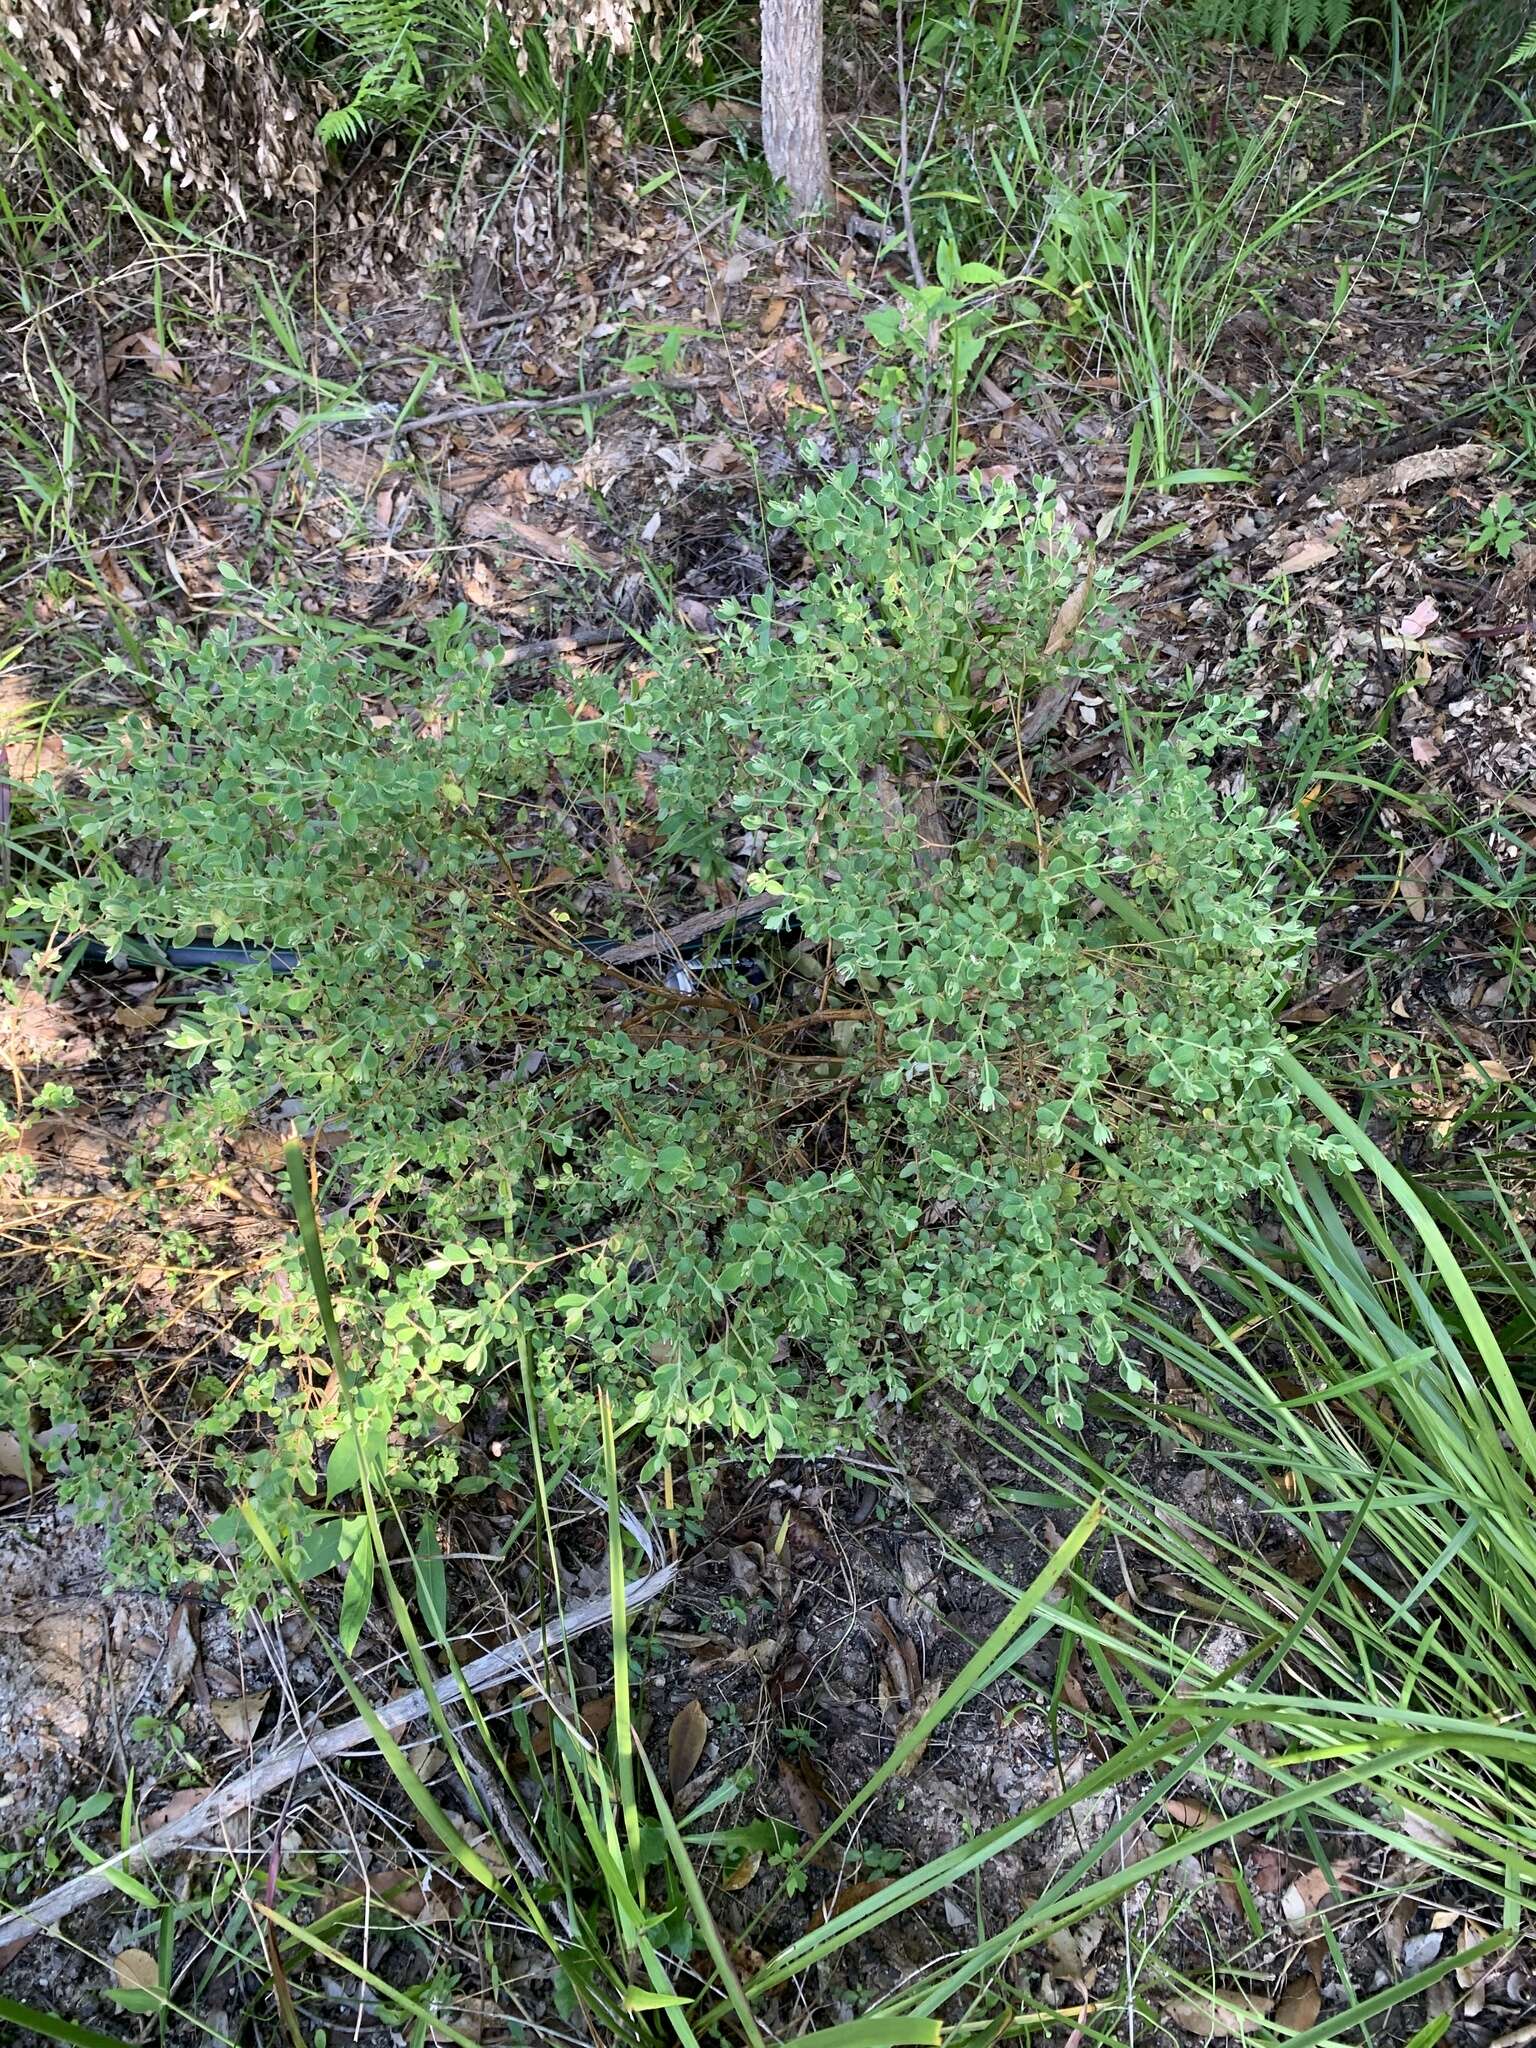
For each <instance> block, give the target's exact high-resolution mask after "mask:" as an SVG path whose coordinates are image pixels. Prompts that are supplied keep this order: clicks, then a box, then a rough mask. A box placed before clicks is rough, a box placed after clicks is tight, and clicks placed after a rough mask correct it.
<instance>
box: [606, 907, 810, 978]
mask: <svg viewBox="0 0 1536 2048" xmlns="http://www.w3.org/2000/svg"><path fill="white" fill-rule="evenodd" d="M776 900H777V899H776V898H775V897H772V896H743V897H742V899H741V901H740V902H739V903H732V904H730V905H728V906H727V907H726V908H725V909H724V910H701V911H700V912H699V913H698V915H697V916H695V917H685V918H684V919H683V921H682V923H681V924H675V925H672V926H671V927H670V928H669V929H668V930H667V931H664V932H652V933H651V934H650V936H649V937H648V938H643V939H626V940H625V941H624V943H623V944H622V945H619V946H604V947H603V949H602V951H601V952H600V953H598V955H597V957H598V959H599V960H600V961H601V962H602V964H603V966H604V967H628V966H629V965H630V964H631V962H633V961H635V960H650V959H653V958H654V957H655V956H656V955H657V954H660V953H681V952H682V950H683V948H684V947H685V946H691V945H692V944H693V943H694V941H695V940H696V939H702V938H704V937H705V936H707V934H708V933H710V932H718V931H723V930H724V929H725V927H726V926H727V925H732V924H748V923H750V922H751V920H752V919H753V918H758V917H761V916H762V914H763V912H764V911H765V910H767V909H769V908H770V907H771V905H772V904H773V903H774V902H775V901H776Z"/></svg>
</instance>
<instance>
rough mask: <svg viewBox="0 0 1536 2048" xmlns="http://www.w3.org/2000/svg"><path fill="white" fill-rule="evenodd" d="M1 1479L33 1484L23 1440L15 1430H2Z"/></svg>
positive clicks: (0, 1452)
mask: <svg viewBox="0 0 1536 2048" xmlns="http://www.w3.org/2000/svg"><path fill="white" fill-rule="evenodd" d="M0 1479H19V1480H21V1481H22V1482H23V1484H25V1485H27V1486H30V1485H31V1484H32V1472H31V1468H30V1467H29V1466H28V1464H27V1460H26V1454H25V1453H24V1452H23V1450H22V1448H21V1438H20V1437H19V1436H18V1435H17V1434H16V1432H15V1430H14V1429H0Z"/></svg>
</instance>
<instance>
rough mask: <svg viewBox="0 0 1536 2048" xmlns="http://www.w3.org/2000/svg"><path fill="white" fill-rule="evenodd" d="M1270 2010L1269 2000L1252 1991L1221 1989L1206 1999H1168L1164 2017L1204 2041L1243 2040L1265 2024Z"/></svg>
mask: <svg viewBox="0 0 1536 2048" xmlns="http://www.w3.org/2000/svg"><path fill="white" fill-rule="evenodd" d="M1269 2009H1270V2000H1269V1999H1267V1998H1260V1997H1258V1996H1257V1995H1256V1994H1255V1993H1253V1992H1251V1991H1243V1990H1241V1989H1232V1990H1227V1989H1223V1990H1220V1991H1213V1992H1212V1993H1211V1994H1210V1996H1209V1997H1208V1998H1207V1997H1205V1996H1191V1997H1189V1998H1175V1999H1171V2000H1170V2001H1169V2003H1168V2004H1167V2005H1165V2006H1164V2007H1163V2017H1164V2019H1169V2020H1172V2022H1173V2024H1174V2025H1175V2026H1176V2027H1182V2028H1183V2029H1184V2031H1185V2033H1186V2034H1194V2035H1196V2036H1197V2037H1198V2038H1199V2039H1200V2040H1203V2041H1243V2040H1246V2039H1247V2038H1248V2036H1249V2035H1250V2034H1254V2033H1257V2032H1258V2030H1259V2029H1260V2028H1261V2027H1262V2026H1263V2025H1264V2023H1265V2021H1266V2020H1267V2018H1268V2016H1269Z"/></svg>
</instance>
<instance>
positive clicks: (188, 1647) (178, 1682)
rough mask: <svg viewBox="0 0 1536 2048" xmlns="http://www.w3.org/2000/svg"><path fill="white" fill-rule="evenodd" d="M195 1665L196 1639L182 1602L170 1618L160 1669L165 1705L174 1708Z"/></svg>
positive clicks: (184, 1604)
mask: <svg viewBox="0 0 1536 2048" xmlns="http://www.w3.org/2000/svg"><path fill="white" fill-rule="evenodd" d="M196 1663H197V1637H196V1636H195V1635H194V1634H193V1633H192V1620H191V1616H190V1615H189V1614H188V1613H187V1608H186V1603H185V1601H183V1602H182V1603H181V1604H180V1605H179V1606H178V1607H177V1609H176V1611H175V1613H174V1614H173V1615H172V1616H171V1626H170V1632H169V1634H168V1635H167V1637H166V1644H165V1662H164V1664H163V1666H162V1667H161V1672H162V1681H163V1683H164V1686H165V1704H166V1706H167V1707H173V1706H175V1704H176V1702H177V1701H178V1700H179V1699H180V1698H181V1696H182V1694H183V1693H184V1692H185V1691H186V1689H187V1680H188V1679H189V1678H190V1677H191V1676H192V1671H193V1667H194V1666H195V1665H196Z"/></svg>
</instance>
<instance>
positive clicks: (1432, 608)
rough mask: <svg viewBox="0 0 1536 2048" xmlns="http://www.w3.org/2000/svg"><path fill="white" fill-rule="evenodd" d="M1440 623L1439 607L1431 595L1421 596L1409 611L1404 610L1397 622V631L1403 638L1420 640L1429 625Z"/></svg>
mask: <svg viewBox="0 0 1536 2048" xmlns="http://www.w3.org/2000/svg"><path fill="white" fill-rule="evenodd" d="M1439 623H1440V607H1439V605H1437V604H1436V603H1435V600H1434V599H1433V598H1432V597H1421V598H1420V599H1419V601H1418V603H1417V604H1416V605H1415V606H1414V608H1413V610H1412V611H1411V612H1405V613H1404V614H1403V616H1402V618H1400V619H1399V620H1398V622H1397V631H1398V632H1399V633H1401V634H1402V636H1403V638H1404V639H1405V640H1422V639H1423V638H1424V635H1425V634H1426V633H1427V632H1428V631H1429V629H1430V627H1431V626H1437V625H1438V624H1439Z"/></svg>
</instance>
